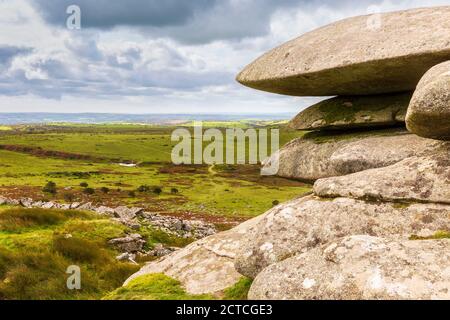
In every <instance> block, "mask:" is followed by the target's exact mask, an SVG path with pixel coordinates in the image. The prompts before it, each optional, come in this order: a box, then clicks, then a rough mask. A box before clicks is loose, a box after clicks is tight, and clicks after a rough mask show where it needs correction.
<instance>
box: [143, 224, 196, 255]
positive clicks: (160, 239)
mask: <svg viewBox="0 0 450 320" xmlns="http://www.w3.org/2000/svg"><path fill="white" fill-rule="evenodd" d="M139 233H140V234H141V235H142V236H143V237H144V238H145V239H146V241H147V247H148V249H151V248H153V246H154V245H155V244H157V243H164V244H165V245H166V246H169V247H177V248H183V247H185V246H187V245H188V244H190V243H192V242H193V241H194V239H192V238H182V237H178V236H176V235H172V234H169V233H167V232H164V231H163V230H159V229H155V228H153V227H150V226H148V227H145V228H141V230H140V232H139Z"/></svg>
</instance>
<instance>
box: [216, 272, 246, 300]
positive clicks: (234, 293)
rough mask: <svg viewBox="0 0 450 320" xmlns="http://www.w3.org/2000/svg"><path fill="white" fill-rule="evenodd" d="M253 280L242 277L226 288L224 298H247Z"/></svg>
mask: <svg viewBox="0 0 450 320" xmlns="http://www.w3.org/2000/svg"><path fill="white" fill-rule="evenodd" d="M252 282H253V280H252V279H250V278H247V277H242V278H241V279H240V280H239V281H238V282H237V283H236V284H235V285H234V286H232V287H230V288H227V289H225V290H224V297H223V299H224V300H247V295H248V291H249V290H250V287H251V285H252Z"/></svg>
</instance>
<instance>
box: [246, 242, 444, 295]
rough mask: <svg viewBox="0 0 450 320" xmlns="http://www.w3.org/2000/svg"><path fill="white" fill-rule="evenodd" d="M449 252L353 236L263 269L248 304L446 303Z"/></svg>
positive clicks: (436, 244)
mask: <svg viewBox="0 0 450 320" xmlns="http://www.w3.org/2000/svg"><path fill="white" fill-rule="evenodd" d="M449 249H450V240H427V241H411V240H409V241H408V240H405V241H392V240H386V239H382V238H376V237H371V236H351V237H347V238H344V239H342V240H339V241H337V242H334V243H331V244H329V245H326V246H324V247H320V248H316V249H313V250H311V251H308V252H306V253H304V254H301V255H298V256H295V257H292V258H289V259H287V260H285V261H283V262H280V263H277V264H274V265H272V266H270V267H268V268H266V269H265V270H264V271H263V272H261V273H260V274H259V275H258V277H256V279H255V281H254V282H253V285H252V287H251V289H250V292H249V299H275V300H280V299H296V300H303V299H308V300H310V299H330V300H336V299H338V300H341V299H364V300H367V299H427V300H429V299H450V263H449V261H450V250H449Z"/></svg>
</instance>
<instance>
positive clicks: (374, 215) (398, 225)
mask: <svg viewBox="0 0 450 320" xmlns="http://www.w3.org/2000/svg"><path fill="white" fill-rule="evenodd" d="M440 230H450V205H438V204H412V205H399V204H395V203H382V202H380V203H372V202H366V201H362V200H354V199H349V198H336V199H322V198H319V197H315V196H309V197H305V198H301V199H297V200H293V201H291V202H288V203H285V204H281V205H279V206H277V207H275V208H274V209H272V210H270V211H269V212H268V213H266V214H265V217H264V218H263V219H262V220H261V221H260V222H259V223H257V224H256V225H255V226H254V227H253V228H251V229H250V230H249V231H248V232H247V234H246V235H245V236H244V238H243V240H242V241H241V247H240V250H239V251H238V253H237V255H236V261H235V267H236V270H237V271H239V272H240V273H241V274H243V275H245V276H247V277H250V278H255V277H256V276H257V275H258V274H259V273H260V272H261V271H262V270H263V269H264V268H266V267H267V266H269V265H271V264H273V263H276V262H279V261H282V260H284V259H286V258H287V257H291V256H293V255H295V254H298V253H301V252H304V251H307V250H309V249H312V248H315V247H316V246H319V245H323V244H325V243H328V242H331V241H336V240H337V239H339V238H341V237H344V236H350V235H354V234H367V235H371V236H382V237H391V238H394V239H400V238H403V239H408V238H409V237H411V236H420V237H428V236H431V235H433V234H435V233H436V232H438V231H440Z"/></svg>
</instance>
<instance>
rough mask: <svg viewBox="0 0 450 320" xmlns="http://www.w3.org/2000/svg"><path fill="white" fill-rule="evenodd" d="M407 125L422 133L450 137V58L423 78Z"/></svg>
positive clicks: (416, 92)
mask: <svg viewBox="0 0 450 320" xmlns="http://www.w3.org/2000/svg"><path fill="white" fill-rule="evenodd" d="M406 124H407V127H408V129H409V131H411V132H412V133H415V134H417V135H419V136H422V137H427V138H435V139H442V140H450V61H447V62H444V63H441V64H439V65H437V66H435V67H433V68H431V69H430V70H429V71H428V72H427V73H426V74H425V75H424V76H423V78H422V79H421V80H420V82H419V84H418V85H417V89H416V91H415V92H414V96H413V98H412V100H411V104H410V106H409V108H408V115H407V119H406Z"/></svg>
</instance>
